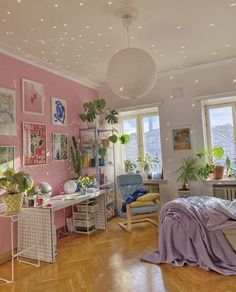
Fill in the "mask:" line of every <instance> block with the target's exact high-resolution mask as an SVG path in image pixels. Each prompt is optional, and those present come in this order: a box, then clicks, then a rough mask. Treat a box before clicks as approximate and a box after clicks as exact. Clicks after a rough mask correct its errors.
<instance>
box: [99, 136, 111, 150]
mask: <svg viewBox="0 0 236 292" xmlns="http://www.w3.org/2000/svg"><path fill="white" fill-rule="evenodd" d="M101 143H102V146H103V147H105V148H108V147H109V146H110V140H109V138H103V139H102V140H101Z"/></svg>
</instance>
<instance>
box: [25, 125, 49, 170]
mask: <svg viewBox="0 0 236 292" xmlns="http://www.w3.org/2000/svg"><path fill="white" fill-rule="evenodd" d="M46 136H47V129H46V125H45V124H37V123H30V122H23V160H24V166H32V165H41V164H46V145H47V142H46Z"/></svg>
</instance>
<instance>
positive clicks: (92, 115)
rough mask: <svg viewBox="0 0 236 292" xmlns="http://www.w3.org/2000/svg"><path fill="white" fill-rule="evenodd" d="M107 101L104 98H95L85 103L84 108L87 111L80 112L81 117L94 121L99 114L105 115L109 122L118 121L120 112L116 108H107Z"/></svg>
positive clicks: (115, 122)
mask: <svg viewBox="0 0 236 292" xmlns="http://www.w3.org/2000/svg"><path fill="white" fill-rule="evenodd" d="M105 107H106V101H105V99H103V98H100V99H94V100H91V101H89V102H86V103H84V105H83V109H84V111H85V113H81V114H79V117H80V119H81V120H82V121H83V122H85V121H88V122H93V121H94V120H96V118H97V116H98V115H101V114H102V115H104V117H105V120H106V121H107V122H108V123H109V124H112V125H113V124H117V123H118V112H117V111H116V110H114V109H109V110H107V111H106V110H105Z"/></svg>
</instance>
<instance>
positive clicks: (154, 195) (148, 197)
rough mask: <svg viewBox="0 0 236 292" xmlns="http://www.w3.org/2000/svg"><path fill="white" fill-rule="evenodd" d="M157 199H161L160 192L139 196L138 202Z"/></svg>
mask: <svg viewBox="0 0 236 292" xmlns="http://www.w3.org/2000/svg"><path fill="white" fill-rule="evenodd" d="M156 199H158V200H159V199H160V194H159V193H147V194H146V195H143V196H141V197H138V198H137V200H136V201H138V202H146V201H153V200H156Z"/></svg>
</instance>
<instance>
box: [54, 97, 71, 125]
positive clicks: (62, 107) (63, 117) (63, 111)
mask: <svg viewBox="0 0 236 292" xmlns="http://www.w3.org/2000/svg"><path fill="white" fill-rule="evenodd" d="M52 123H53V124H54V125H60V126H66V125H67V107H66V100H63V99H59V98H57V97H52Z"/></svg>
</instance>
